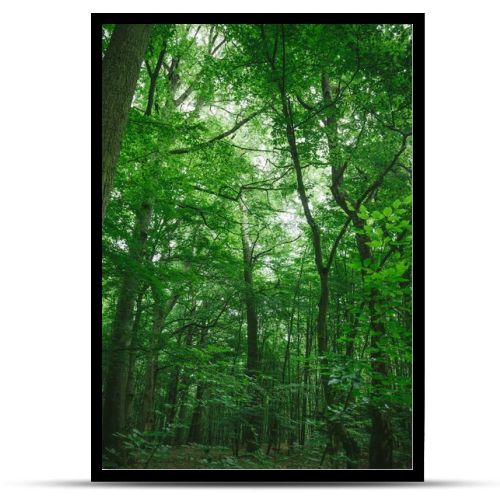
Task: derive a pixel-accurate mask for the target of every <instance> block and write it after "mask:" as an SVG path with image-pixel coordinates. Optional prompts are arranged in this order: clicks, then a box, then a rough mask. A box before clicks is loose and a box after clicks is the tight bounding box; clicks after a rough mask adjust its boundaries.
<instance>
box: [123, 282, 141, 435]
mask: <svg viewBox="0 0 500 500" xmlns="http://www.w3.org/2000/svg"><path fill="white" fill-rule="evenodd" d="M145 293H146V287H144V288H143V289H142V290H141V291H140V292H139V295H138V297H137V303H136V311H135V318H134V325H133V326H132V340H131V343H130V355H129V365H128V377H127V393H126V397H125V422H126V429H127V431H130V430H132V429H133V427H134V419H133V411H132V410H133V403H134V397H135V362H136V359H137V336H138V334H139V328H140V324H141V316H142V309H143V307H142V301H143V298H144V294H145Z"/></svg>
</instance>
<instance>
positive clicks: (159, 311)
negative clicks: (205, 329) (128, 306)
mask: <svg viewBox="0 0 500 500" xmlns="http://www.w3.org/2000/svg"><path fill="white" fill-rule="evenodd" d="M153 294H154V298H155V302H154V308H153V329H152V332H151V339H150V341H149V350H148V357H147V364H146V373H145V380H146V385H145V387H144V396H143V399H142V425H141V427H142V430H143V431H151V430H153V428H154V421H155V419H154V401H155V386H156V369H157V365H158V349H159V343H160V337H161V332H162V331H163V326H164V324H165V320H166V318H167V316H168V315H169V314H170V311H171V310H172V309H173V308H174V306H175V304H176V302H177V300H178V298H179V296H178V295H173V296H172V297H171V298H170V300H169V301H168V304H165V301H164V298H163V297H162V296H161V295H160V294H158V293H157V292H155V291H154V290H153Z"/></svg>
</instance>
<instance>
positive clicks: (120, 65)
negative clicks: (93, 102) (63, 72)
mask: <svg viewBox="0 0 500 500" xmlns="http://www.w3.org/2000/svg"><path fill="white" fill-rule="evenodd" d="M151 28H152V25H151V24H117V25H116V28H115V30H114V31H113V35H112V36H111V40H110V42H109V47H108V49H107V51H106V54H105V55H104V58H103V60H102V131H101V132H102V143H101V147H102V186H101V187H102V221H101V223H104V217H105V215H106V207H107V204H108V200H109V197H110V195H111V189H112V188H113V182H114V178H115V172H116V164H117V162H118V156H119V153H120V146H121V142H122V137H123V133H124V131H125V127H126V125H127V118H128V111H129V108H130V104H131V103H132V98H133V96H134V91H135V87H136V85H137V79H138V78H139V71H140V68H141V64H142V61H143V60H144V54H145V52H146V47H147V45H148V42H149V39H150V36H151Z"/></svg>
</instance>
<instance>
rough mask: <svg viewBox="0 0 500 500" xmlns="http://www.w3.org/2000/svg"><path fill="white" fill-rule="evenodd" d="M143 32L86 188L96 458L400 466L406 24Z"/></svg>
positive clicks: (405, 365)
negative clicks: (96, 221) (127, 94)
mask: <svg viewBox="0 0 500 500" xmlns="http://www.w3.org/2000/svg"><path fill="white" fill-rule="evenodd" d="M120 26H121V25H117V26H116V27H115V26H114V25H103V28H102V40H103V58H104V59H103V61H104V62H103V64H104V63H106V64H108V65H109V66H108V67H110V68H111V70H110V71H111V72H113V71H114V72H115V73H111V74H112V75H114V77H113V78H111V79H110V81H111V83H109V82H108V81H107V82H105V81H104V80H103V86H105V85H113V82H118V81H119V80H120V79H121V78H125V79H127V78H133V75H131V74H129V73H128V72H129V70H130V67H129V65H128V63H127V64H126V63H120V61H115V60H113V59H112V58H113V54H112V53H110V54H108V52H107V50H108V47H111V46H112V44H113V43H116V39H117V37H118V36H119V35H117V33H119V27H120ZM147 30H149V31H147ZM147 30H146V29H145V30H143V31H141V35H140V36H142V37H143V36H144V33H146V32H148V33H149V32H150V37H149V42H148V46H147V49H146V50H145V53H144V62H143V64H142V66H141V68H140V72H139V75H138V78H137V82H136V84H135V92H134V95H133V99H132V103H131V106H130V110H129V112H128V118H126V117H124V120H125V121H124V127H123V128H124V132H123V137H121V142H120V141H118V143H119V144H120V150H119V157H118V159H117V162H116V164H115V165H114V166H112V167H113V169H114V170H113V172H112V174H111V175H108V176H107V177H106V178H107V179H112V189H111V190H110V192H109V200H107V203H104V202H103V207H105V210H106V212H105V217H104V208H103V217H104V222H103V240H102V252H103V276H102V278H103V305H102V318H103V319H102V327H103V341H102V342H103V372H102V373H103V457H104V458H103V464H104V466H106V467H116V466H118V467H122V466H126V467H129V468H130V467H131V468H134V467H136V468H143V467H149V468H198V467H200V468H212V467H214V468H318V467H324V468H411V466H412V456H411V443H412V328H411V326H412V292H411V262H412V253H411V252H412V226H411V222H412V201H411V193H412V153H411V124H412V55H411V54H412V41H411V34H412V32H411V26H406V25H374V24H373V25H368V24H367V25H332V24H325V25H322V24H303V25H250V24H249V25H235V24H231V25H152V26H149V27H148V28H147ZM134 36H135V35H134V34H133V33H132V32H131V31H130V30H129V31H127V35H126V37H124V40H125V41H126V43H125V44H124V46H125V47H126V48H125V49H123V50H122V52H121V56H124V55H126V53H124V52H123V51H126V50H131V51H134V50H135V51H136V52H134V53H139V52H141V51H142V49H141V48H140V43H143V40H138V41H137V43H136V41H135V40H134ZM113 38H115V41H114V40H113ZM134 44H135V45H134ZM108 56H109V57H108ZM134 81H135V80H134ZM108 95H109V96H110V97H109V100H112V99H120V96H117V95H116V93H114V94H113V92H112V89H111V90H110V91H109V94H108ZM107 104H109V102H106V103H105V102H104V100H103V109H104V107H105V106H106V105H107ZM118 119H119V118H118V117H117V118H116V120H118ZM105 144H106V143H105ZM105 168H107V167H105V164H104V152H103V178H104V175H105V172H104V170H105ZM115 171H116V172H115ZM103 196H104V194H103Z"/></svg>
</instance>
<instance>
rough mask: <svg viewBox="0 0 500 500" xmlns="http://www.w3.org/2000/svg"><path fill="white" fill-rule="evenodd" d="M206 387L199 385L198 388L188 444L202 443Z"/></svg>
mask: <svg viewBox="0 0 500 500" xmlns="http://www.w3.org/2000/svg"><path fill="white" fill-rule="evenodd" d="M204 391H205V387H204V386H203V384H202V383H199V384H198V386H197V388H196V398H195V401H196V403H195V407H194V410H193V416H192V417H191V426H190V427H189V435H188V443H201V430H202V429H201V418H202V416H203V394H204Z"/></svg>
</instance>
